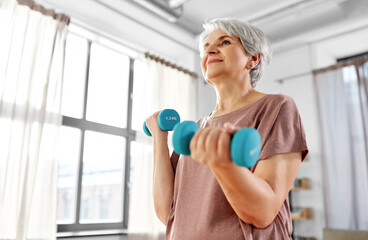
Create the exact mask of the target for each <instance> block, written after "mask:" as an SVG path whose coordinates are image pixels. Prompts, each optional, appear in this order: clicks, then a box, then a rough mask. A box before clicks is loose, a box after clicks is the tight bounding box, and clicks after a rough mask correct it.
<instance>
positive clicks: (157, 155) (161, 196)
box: [153, 135, 174, 225]
mask: <svg viewBox="0 0 368 240" xmlns="http://www.w3.org/2000/svg"><path fill="white" fill-rule="evenodd" d="M153 146H154V148H153V155H154V157H153V158H154V166H153V201H154V207H155V211H156V214H157V217H158V218H159V219H160V220H161V222H162V223H164V224H165V225H166V223H167V218H168V215H169V211H170V207H171V203H172V198H173V194H174V172H173V169H172V166H171V161H170V153H169V149H168V146H167V135H166V136H157V137H154V138H153Z"/></svg>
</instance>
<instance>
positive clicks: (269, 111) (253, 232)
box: [147, 19, 308, 240]
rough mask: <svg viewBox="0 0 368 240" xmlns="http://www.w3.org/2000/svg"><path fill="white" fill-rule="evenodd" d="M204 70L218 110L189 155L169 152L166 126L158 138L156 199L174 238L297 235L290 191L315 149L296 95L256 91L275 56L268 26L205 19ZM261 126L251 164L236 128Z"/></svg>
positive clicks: (152, 126)
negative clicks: (237, 144) (238, 149)
mask: <svg viewBox="0 0 368 240" xmlns="http://www.w3.org/2000/svg"><path fill="white" fill-rule="evenodd" d="M200 52H201V57H202V63H201V66H202V72H203V76H204V77H205V79H206V81H207V82H208V83H210V84H211V85H212V86H213V87H214V88H215V90H216V93H217V102H216V106H215V108H214V110H213V111H212V112H211V113H210V114H209V115H208V116H206V117H205V118H203V119H201V120H199V121H198V123H199V125H200V126H201V128H200V130H199V131H198V132H197V133H196V134H195V135H194V137H193V139H192V141H191V143H190V150H191V155H190V156H178V155H177V154H175V153H173V154H172V155H171V157H170V155H169V150H168V146H167V132H163V131H161V130H160V128H159V127H158V124H157V115H158V113H155V114H153V115H152V116H151V117H149V118H148V119H147V127H148V128H149V130H150V131H151V133H152V136H153V145H154V173H153V181H154V183H153V198H154V206H155V210H156V214H157V216H158V218H159V219H160V220H161V221H162V222H163V223H164V224H165V225H166V226H167V228H166V238H167V239H180V240H185V239H190V240H193V239H211V240H215V239H232V240H233V239H291V233H292V222H291V215H290V209H289V204H288V199H287V196H288V192H289V190H290V188H291V186H292V183H293V181H294V179H295V177H296V175H297V172H298V170H299V167H300V164H301V162H302V161H303V159H304V158H305V156H306V155H307V153H308V149H307V145H306V141H305V134H304V129H303V125H302V122H301V119H300V116H299V113H298V110H297V107H296V105H295V103H294V101H293V100H292V99H291V98H290V97H288V96H285V95H281V94H265V93H261V92H258V91H256V90H255V89H254V87H255V86H256V83H257V82H258V81H259V80H260V78H261V76H262V73H263V71H264V69H265V66H266V65H267V64H268V62H269V61H270V58H271V51H270V46H269V42H268V40H267V38H266V37H265V35H264V34H263V32H262V31H261V30H260V29H258V28H256V27H254V26H252V25H249V24H247V23H244V22H241V21H239V20H236V19H215V20H212V21H210V22H208V23H205V24H204V31H203V32H202V34H201V36H200ZM241 127H253V128H256V129H257V130H258V131H259V133H260V135H261V139H262V150H261V154H260V157H259V161H258V163H257V164H256V166H254V167H252V168H251V169H248V168H245V167H240V166H237V165H235V164H234V163H233V162H232V161H231V157H230V141H231V136H232V134H233V133H234V132H235V131H236V130H237V129H239V128H241Z"/></svg>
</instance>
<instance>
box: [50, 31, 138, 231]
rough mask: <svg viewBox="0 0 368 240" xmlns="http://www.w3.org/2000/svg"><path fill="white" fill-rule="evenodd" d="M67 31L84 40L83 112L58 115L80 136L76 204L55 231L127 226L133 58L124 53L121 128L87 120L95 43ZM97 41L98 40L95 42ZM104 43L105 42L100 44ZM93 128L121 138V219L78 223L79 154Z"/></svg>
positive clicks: (81, 167) (132, 134) (106, 228)
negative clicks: (66, 221)
mask: <svg viewBox="0 0 368 240" xmlns="http://www.w3.org/2000/svg"><path fill="white" fill-rule="evenodd" d="M68 34H73V35H76V36H78V37H81V38H83V39H85V40H86V41H87V56H86V58H87V59H86V61H87V63H86V74H85V79H84V81H85V86H84V98H83V101H84V102H83V116H82V118H81V119H79V118H73V117H69V116H64V115H63V116H62V126H66V127H73V128H76V129H79V130H80V131H81V138H80V151H79V160H78V161H79V162H78V172H77V189H76V206H75V212H74V214H75V219H74V220H75V221H74V223H71V224H57V232H58V233H63V232H81V231H93V230H127V228H128V219H129V196H130V171H131V166H130V165H131V164H130V162H131V156H130V155H131V142H133V141H135V139H136V131H135V130H133V129H132V111H133V109H132V108H133V104H132V102H133V99H132V96H133V80H134V61H135V59H133V58H132V57H131V56H129V55H128V54H124V53H122V54H124V55H126V56H127V57H129V77H128V80H129V83H128V94H127V96H126V97H127V98H128V101H127V119H126V120H127V125H126V127H125V128H120V127H115V126H110V125H106V124H102V123H96V122H92V121H88V120H87V119H86V113H87V98H88V85H89V72H90V71H89V70H90V60H91V46H92V44H93V43H98V42H95V41H92V40H90V39H88V38H86V37H84V36H81V35H79V34H78V33H74V32H69V33H68ZM98 44H100V43H98ZM102 45H103V46H105V47H108V48H109V46H107V45H105V44H102ZM110 49H112V50H114V51H116V52H120V51H118V50H116V49H113V48H110ZM88 130H89V131H95V132H99V133H105V134H111V135H115V136H120V137H124V138H125V144H126V146H125V173H124V179H123V184H122V187H123V189H122V193H123V194H124V200H123V206H122V211H123V212H122V221H121V222H110V223H79V221H80V207H81V194H82V177H83V154H84V140H85V132H86V131H88Z"/></svg>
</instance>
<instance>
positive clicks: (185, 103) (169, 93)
mask: <svg viewBox="0 0 368 240" xmlns="http://www.w3.org/2000/svg"><path fill="white" fill-rule="evenodd" d="M145 72H146V75H145V78H144V79H145V80H144V83H142V84H141V85H140V86H141V89H139V91H137V92H139V93H140V94H139V96H138V95H134V99H139V102H140V106H139V107H136V109H137V108H138V109H141V113H140V116H142V117H141V119H140V120H139V122H140V123H141V124H140V126H143V122H144V120H145V118H146V117H148V116H150V115H152V114H153V113H154V112H156V111H159V110H162V109H165V108H172V109H175V110H177V111H178V113H179V114H180V117H181V121H183V120H196V117H197V116H196V115H197V107H196V106H197V90H196V89H197V88H196V84H197V81H196V79H195V78H193V77H191V76H190V75H189V74H186V73H184V72H182V71H179V70H176V69H173V68H171V67H168V66H165V65H164V64H162V63H159V62H156V61H154V60H152V59H149V58H147V59H146V71H145ZM133 109H134V107H133ZM133 115H134V113H133ZM141 129H142V128H140V130H141ZM171 136H172V133H170V134H169V148H170V150H171V151H172V144H171ZM136 143H137V145H138V146H139V153H140V154H139V156H137V157H135V158H134V163H133V164H134V171H133V178H132V185H131V197H130V207H129V208H130V212H129V233H133V234H144V235H147V236H151V239H154V238H155V237H157V236H158V234H160V233H163V232H164V231H165V227H164V225H163V224H162V223H161V222H160V221H159V220H158V218H157V217H156V214H155V211H154V207H153V198H152V173H153V156H152V153H153V151H152V139H151V138H149V137H147V136H146V135H145V134H144V133H143V132H138V133H137V136H136Z"/></svg>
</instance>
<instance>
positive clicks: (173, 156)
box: [170, 151, 180, 174]
mask: <svg viewBox="0 0 368 240" xmlns="http://www.w3.org/2000/svg"><path fill="white" fill-rule="evenodd" d="M179 156H180V155H179V154H177V153H176V152H174V151H173V152H172V154H171V157H170V161H171V166H172V168H173V171H174V174H175V173H176V166H177V165H178V161H179Z"/></svg>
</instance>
